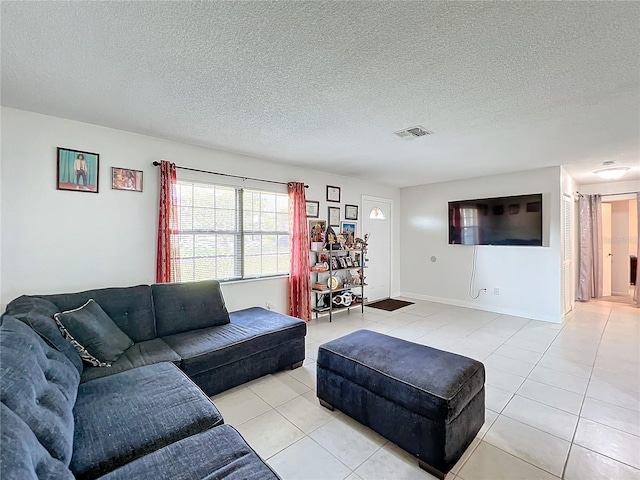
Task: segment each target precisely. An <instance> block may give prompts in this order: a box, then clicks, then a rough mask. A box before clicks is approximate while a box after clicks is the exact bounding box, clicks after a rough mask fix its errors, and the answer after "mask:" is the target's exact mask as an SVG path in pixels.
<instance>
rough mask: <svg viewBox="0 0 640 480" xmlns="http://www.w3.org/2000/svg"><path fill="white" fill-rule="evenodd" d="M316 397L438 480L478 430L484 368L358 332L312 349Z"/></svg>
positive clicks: (432, 350)
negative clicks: (315, 357) (405, 454)
mask: <svg viewBox="0 0 640 480" xmlns="http://www.w3.org/2000/svg"><path fill="white" fill-rule="evenodd" d="M317 363H318V384H317V387H318V388H317V394H318V398H319V400H320V403H321V404H322V405H323V406H325V407H327V408H330V409H333V408H334V407H335V408H337V409H339V410H341V411H342V412H344V413H346V414H347V415H349V416H350V417H352V418H354V419H355V420H357V421H359V422H360V423H362V424H363V425H366V426H367V427H369V428H371V429H372V430H375V431H376V432H378V433H379V434H380V435H382V436H383V437H385V438H387V439H389V440H391V441H392V442H393V443H395V444H397V445H398V446H399V447H401V448H403V449H404V450H406V451H407V452H409V453H411V454H412V455H415V456H416V457H417V458H418V461H419V465H420V467H421V468H423V469H424V470H426V471H428V472H429V473H431V474H433V475H436V476H437V477H440V478H444V476H445V475H446V474H447V472H448V471H449V470H451V468H452V467H453V466H454V465H455V463H456V462H457V461H458V459H459V458H460V457H461V456H462V454H463V453H464V451H465V450H466V449H467V447H468V446H469V444H471V442H472V441H473V439H474V438H475V436H476V434H477V433H478V431H479V430H480V427H482V425H483V423H484V365H483V364H482V363H480V362H478V361H476V360H472V359H470V358H467V357H463V356H460V355H456V354H453V353H449V352H443V351H442V350H437V349H435V348H431V347H426V346H424V345H418V344H416V343H411V342H407V341H405V340H400V339H398V338H395V337H390V336H388V335H382V334H380V333H376V332H371V331H369V330H358V331H357V332H354V333H351V334H349V335H346V336H344V337H341V338H338V339H336V340H333V341H331V342H328V343H325V344H323V345H320V348H319V350H318V361H317Z"/></svg>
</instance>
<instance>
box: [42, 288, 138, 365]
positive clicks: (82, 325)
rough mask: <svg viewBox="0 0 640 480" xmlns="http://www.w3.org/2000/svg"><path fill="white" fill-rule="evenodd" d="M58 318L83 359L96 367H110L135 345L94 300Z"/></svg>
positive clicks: (61, 313)
mask: <svg viewBox="0 0 640 480" xmlns="http://www.w3.org/2000/svg"><path fill="white" fill-rule="evenodd" d="M54 318H55V320H56V323H57V324H58V327H59V328H60V331H61V332H62V334H63V335H64V336H65V337H66V338H67V340H69V341H70V342H71V344H72V345H73V346H74V347H75V348H76V349H77V350H78V353H79V354H80V358H82V359H83V360H84V361H86V362H88V363H90V364H91V365H94V366H96V367H110V366H111V364H112V363H113V362H115V361H116V360H117V359H118V357H120V355H122V354H123V353H124V351H125V350H126V349H128V348H129V347H130V346H131V345H133V341H132V340H131V339H130V338H129V337H128V336H127V334H126V333H124V332H123V331H122V330H120V328H119V327H118V326H117V325H116V324H115V323H114V322H113V320H111V318H109V315H107V314H106V313H105V312H104V310H102V308H101V307H100V305H98V304H97V303H96V302H95V301H94V300H93V299H89V300H88V301H87V303H85V304H84V305H82V306H81V307H79V308H76V309H74V310H67V311H66V312H60V313H56V314H55V315H54Z"/></svg>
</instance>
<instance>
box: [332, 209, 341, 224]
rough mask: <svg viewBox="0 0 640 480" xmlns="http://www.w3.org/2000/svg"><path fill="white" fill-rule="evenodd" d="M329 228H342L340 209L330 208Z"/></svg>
mask: <svg viewBox="0 0 640 480" xmlns="http://www.w3.org/2000/svg"><path fill="white" fill-rule="evenodd" d="M329 226H330V227H339V226H340V207H329Z"/></svg>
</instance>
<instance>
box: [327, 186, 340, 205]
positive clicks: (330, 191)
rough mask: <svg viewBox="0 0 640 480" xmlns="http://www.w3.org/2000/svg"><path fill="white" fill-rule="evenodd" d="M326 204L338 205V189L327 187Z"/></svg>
mask: <svg viewBox="0 0 640 480" xmlns="http://www.w3.org/2000/svg"><path fill="white" fill-rule="evenodd" d="M327 202H336V203H340V187H334V186H333V185H327Z"/></svg>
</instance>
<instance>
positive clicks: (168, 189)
mask: <svg viewBox="0 0 640 480" xmlns="http://www.w3.org/2000/svg"><path fill="white" fill-rule="evenodd" d="M176 184H177V177H176V165H175V163H171V162H168V161H166V160H162V161H160V210H159V214H158V251H157V258H156V283H167V282H175V281H177V280H178V279H179V272H178V262H177V259H178V251H177V245H176V242H174V241H173V238H172V235H175V234H176V233H178V195H177V185H176Z"/></svg>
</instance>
